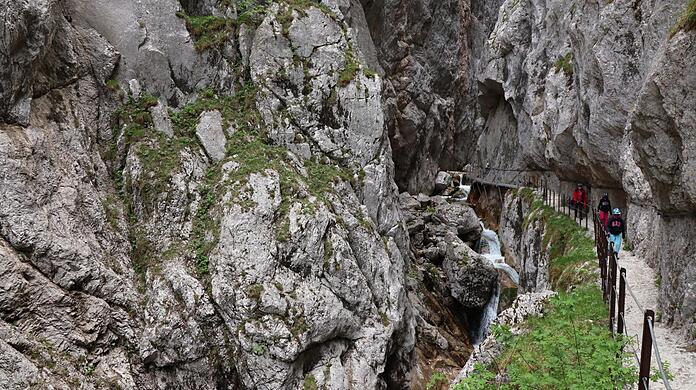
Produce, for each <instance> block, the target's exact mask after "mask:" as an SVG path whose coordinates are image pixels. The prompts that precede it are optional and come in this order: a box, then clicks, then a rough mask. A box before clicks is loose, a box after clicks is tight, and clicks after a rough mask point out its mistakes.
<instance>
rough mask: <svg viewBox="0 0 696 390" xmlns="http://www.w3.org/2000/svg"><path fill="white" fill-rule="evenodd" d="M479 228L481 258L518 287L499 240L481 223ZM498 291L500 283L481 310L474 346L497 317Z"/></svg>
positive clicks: (495, 234) (483, 337) (515, 274)
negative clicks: (486, 260)
mask: <svg viewBox="0 0 696 390" xmlns="http://www.w3.org/2000/svg"><path fill="white" fill-rule="evenodd" d="M481 226H482V227H483V232H482V233H481V249H480V252H481V254H482V255H483V257H485V258H486V259H488V260H489V261H490V262H491V264H492V265H493V266H494V267H495V268H496V269H499V270H502V271H504V272H505V273H507V274H508V276H509V277H510V279H512V281H513V282H514V283H515V284H517V285H519V283H520V276H519V274H518V273H517V271H515V269H514V268H512V267H510V266H509V265H507V264H506V263H505V257H503V254H502V252H501V250H500V240H499V239H498V234H497V233H496V232H494V231H493V230H490V229H486V228H485V227H484V226H483V222H482V223H481ZM500 290H501V288H500V282H498V284H497V285H496V287H495V290H494V291H493V295H491V299H490V300H489V301H488V303H487V304H486V307H484V309H483V313H482V314H481V321H480V322H479V327H478V329H477V330H476V332H475V333H474V335H473V336H474V337H473V339H474V343H475V344H479V343H481V342H483V340H485V339H486V336H487V335H488V330H489V328H490V326H491V324H492V323H493V321H495V319H496V318H497V317H498V303H499V302H500Z"/></svg>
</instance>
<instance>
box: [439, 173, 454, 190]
mask: <svg viewBox="0 0 696 390" xmlns="http://www.w3.org/2000/svg"><path fill="white" fill-rule="evenodd" d="M451 186H452V175H450V174H449V173H448V172H444V171H440V172H438V173H437V176H435V192H436V193H442V192H444V191H445V190H446V189H447V188H449V187H451Z"/></svg>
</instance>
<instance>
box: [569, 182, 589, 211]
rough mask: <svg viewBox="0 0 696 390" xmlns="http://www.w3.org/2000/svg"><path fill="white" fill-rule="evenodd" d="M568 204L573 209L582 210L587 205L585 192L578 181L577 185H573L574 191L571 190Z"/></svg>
mask: <svg viewBox="0 0 696 390" xmlns="http://www.w3.org/2000/svg"><path fill="white" fill-rule="evenodd" d="M570 206H571V207H572V208H574V209H577V208H580V209H581V210H584V209H585V207H586V206H587V193H586V192H585V188H584V187H583V186H582V184H580V183H578V186H577V187H575V191H573V198H572V199H571V200H570Z"/></svg>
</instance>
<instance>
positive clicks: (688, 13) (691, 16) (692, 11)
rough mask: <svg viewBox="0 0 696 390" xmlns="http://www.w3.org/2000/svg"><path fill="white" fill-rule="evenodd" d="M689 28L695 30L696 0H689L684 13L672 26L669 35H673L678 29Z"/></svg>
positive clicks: (687, 29)
mask: <svg viewBox="0 0 696 390" xmlns="http://www.w3.org/2000/svg"><path fill="white" fill-rule="evenodd" d="M691 30H696V0H689V2H688V4H687V5H686V9H685V10H684V13H683V14H682V15H681V17H680V18H679V20H678V21H677V24H676V25H674V27H673V28H672V31H671V32H670V37H673V36H675V35H676V34H677V33H678V32H679V31H691Z"/></svg>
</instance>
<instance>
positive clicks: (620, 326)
mask: <svg viewBox="0 0 696 390" xmlns="http://www.w3.org/2000/svg"><path fill="white" fill-rule="evenodd" d="M625 309H626V268H621V274H620V275H619V314H618V322H617V324H616V333H618V334H624V327H625V324H624V311H625Z"/></svg>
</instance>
